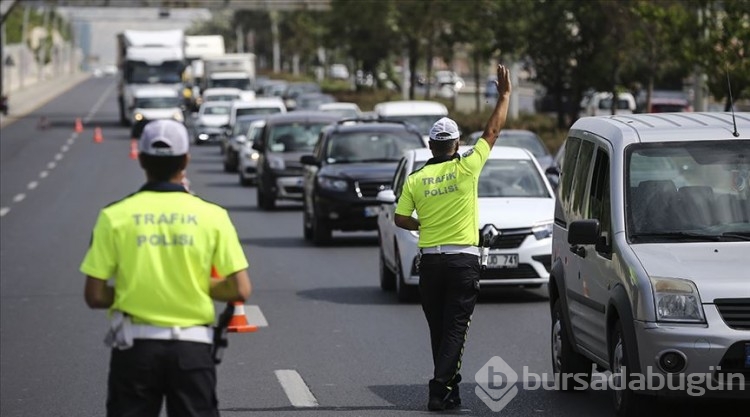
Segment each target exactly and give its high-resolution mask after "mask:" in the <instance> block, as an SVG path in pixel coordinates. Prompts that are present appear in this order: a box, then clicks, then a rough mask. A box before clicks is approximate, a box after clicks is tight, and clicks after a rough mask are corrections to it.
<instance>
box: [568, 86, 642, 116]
mask: <svg viewBox="0 0 750 417" xmlns="http://www.w3.org/2000/svg"><path fill="white" fill-rule="evenodd" d="M635 108H636V103H635V97H633V94H631V93H628V92H626V91H625V92H622V93H617V106H615V114H633V113H634V112H635ZM581 113H582V116H611V115H612V93H611V92H596V93H592V94H591V95H589V96H586V97H584V98H583V100H581Z"/></svg>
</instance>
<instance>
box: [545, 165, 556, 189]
mask: <svg viewBox="0 0 750 417" xmlns="http://www.w3.org/2000/svg"><path fill="white" fill-rule="evenodd" d="M544 174H545V176H546V177H547V180H548V181H549V183H550V185H551V186H552V188H555V189H557V186H558V185H559V184H560V169H558V168H557V167H556V166H554V165H553V166H551V167H548V168H547V169H546V170H544Z"/></svg>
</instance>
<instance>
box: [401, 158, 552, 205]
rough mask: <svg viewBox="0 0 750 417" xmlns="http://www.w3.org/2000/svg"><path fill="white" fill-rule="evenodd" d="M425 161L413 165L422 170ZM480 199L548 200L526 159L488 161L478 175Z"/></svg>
mask: <svg viewBox="0 0 750 417" xmlns="http://www.w3.org/2000/svg"><path fill="white" fill-rule="evenodd" d="M425 163H427V161H421V162H418V163H416V164H415V166H414V170H415V171H416V170H417V169H419V168H422V167H423V166H424V165H425ZM478 195H479V197H481V198H513V197H518V198H550V197H551V195H550V193H549V191H548V190H547V186H546V185H545V183H544V180H543V179H542V176H541V174H539V171H538V170H537V169H536V167H535V166H534V163H533V162H531V161H530V160H528V159H489V160H487V162H486V163H485V164H484V167H483V168H482V173H481V174H480V175H479V185H478Z"/></svg>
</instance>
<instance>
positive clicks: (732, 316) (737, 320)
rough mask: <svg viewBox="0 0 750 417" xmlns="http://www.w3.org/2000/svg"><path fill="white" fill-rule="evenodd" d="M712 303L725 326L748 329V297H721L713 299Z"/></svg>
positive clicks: (749, 302) (749, 313)
mask: <svg viewBox="0 0 750 417" xmlns="http://www.w3.org/2000/svg"><path fill="white" fill-rule="evenodd" d="M714 304H716V308H717V309H718V310H719V314H720V315H721V318H722V319H723V320H724V322H725V323H726V324H727V326H729V327H731V328H733V329H736V330H750V298H723V299H717V300H714Z"/></svg>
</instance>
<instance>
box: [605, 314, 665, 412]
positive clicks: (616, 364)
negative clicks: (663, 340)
mask: <svg viewBox="0 0 750 417" xmlns="http://www.w3.org/2000/svg"><path fill="white" fill-rule="evenodd" d="M610 340H612V346H611V348H610V352H609V362H610V365H609V366H610V369H611V370H612V382H613V384H614V386H616V387H624V389H611V390H610V391H611V392H612V403H613V404H614V406H615V414H616V415H617V417H637V416H642V415H648V414H649V413H650V410H652V407H653V406H654V405H655V402H656V401H655V397H653V396H650V395H643V394H639V393H637V392H636V391H633V390H631V389H630V387H629V385H630V379H631V377H630V371H631V370H632V369H633V367H634V362H633V360H634V359H633V358H631V357H630V352H628V349H627V344H626V343H625V336H624V333H623V331H622V323H621V322H620V321H619V320H618V321H617V322H616V323H615V326H614V328H613V329H612V337H611V338H610ZM623 371H626V374H625V375H623ZM623 378H624V379H625V380H624V381H623V380H622V379H623Z"/></svg>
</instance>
